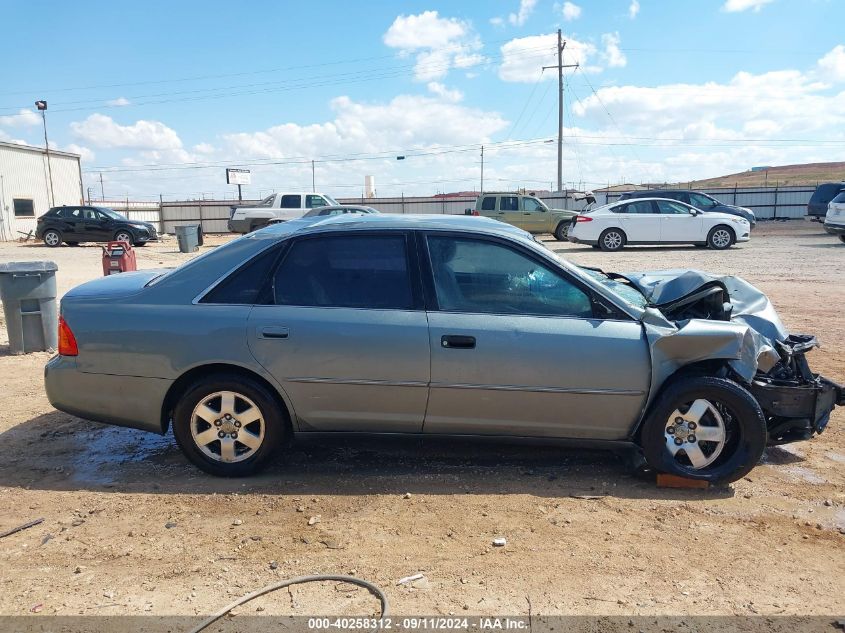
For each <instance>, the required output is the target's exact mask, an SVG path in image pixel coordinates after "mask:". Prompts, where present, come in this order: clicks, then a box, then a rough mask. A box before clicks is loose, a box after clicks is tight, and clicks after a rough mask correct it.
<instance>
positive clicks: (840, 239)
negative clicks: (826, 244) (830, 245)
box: [839, 235, 845, 244]
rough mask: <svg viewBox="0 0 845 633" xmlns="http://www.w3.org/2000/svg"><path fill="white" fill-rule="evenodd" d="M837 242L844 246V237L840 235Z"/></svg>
mask: <svg viewBox="0 0 845 633" xmlns="http://www.w3.org/2000/svg"><path fill="white" fill-rule="evenodd" d="M839 241H840V242H842V243H843V244H845V235H840V236H839Z"/></svg>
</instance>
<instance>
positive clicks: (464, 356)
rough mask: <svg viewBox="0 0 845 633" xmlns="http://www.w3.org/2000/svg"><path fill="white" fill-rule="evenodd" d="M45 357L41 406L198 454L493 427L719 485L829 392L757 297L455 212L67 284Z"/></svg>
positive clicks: (293, 225) (814, 413) (245, 466)
mask: <svg viewBox="0 0 845 633" xmlns="http://www.w3.org/2000/svg"><path fill="white" fill-rule="evenodd" d="M59 335H60V336H59V341H60V342H59V354H58V355H57V356H55V357H54V358H52V359H51V360H50V361H49V362H48V364H47V367H46V370H45V382H46V388H47V395H48V397H49V399H50V402H51V403H52V404H53V406H55V407H56V408H58V409H61V410H62V411H66V412H68V413H71V414H73V415H78V416H80V417H83V418H88V419H91V420H97V421H100V422H105V423H109V424H116V425H121V426H129V427H135V428H138V429H143V430H146V431H152V432H155V433H162V434H163V433H166V432H167V430H168V428H169V427H170V426H171V425H172V427H173V433H174V435H175V437H176V440H177V442H178V444H179V446H180V447H181V448H182V450H183V451H184V453H185V455H186V456H187V457H188V458H189V459H190V460H191V461H192V462H193V463H194V464H196V465H197V466H199V467H200V468H202V469H204V470H206V471H208V472H210V473H213V474H216V475H225V476H238V475H247V474H250V473H253V472H255V471H256V470H258V469H259V468H260V467H261V466H263V465H264V464H265V463H266V462H267V461H268V459H269V458H270V457H271V455H272V454H273V453H274V451H276V449H277V448H279V447H281V446H282V445H283V440H285V439H286V438H289V437H291V436H293V437H297V436H306V435H311V436H315V435H316V436H319V434H320V433H325V434H331V435H332V436H334V437H336V436H338V435H341V434H343V433H391V434H406V435H409V436H412V437H417V438H419V437H426V436H438V435H439V436H443V435H447V436H453V435H454V436H487V437H490V436H494V437H500V438H506V439H507V440H508V441H516V440H517V439H520V438H522V439H525V438H530V439H531V440H533V441H538V440H544V441H548V442H567V441H568V442H572V443H575V444H581V445H583V444H587V445H590V446H605V447H615V448H623V447H624V448H628V449H634V450H641V451H642V453H643V454H644V456H645V459H646V460H647V461H648V463H649V464H651V466H652V467H654V468H655V469H657V470H660V471H663V472H670V473H674V474H677V475H683V476H685V477H692V478H695V479H702V480H707V481H713V482H727V481H733V480H736V479H738V478H740V477H742V476H743V475H744V474H746V473H747V472H748V471H750V470H751V469H752V468H753V467H754V465H755V464H756V463H757V462H758V460H759V459H760V457H761V455H762V453H763V449H764V447H765V445H766V443H767V441H768V442H771V443H783V442H789V441H794V440H798V439H808V438H810V437H812V436H813V435H814V434H816V433H820V432H822V431H823V430H824V428H825V426H826V425H827V423H828V420H829V417H830V413H831V411H832V409H833V408H834V406H835V405H836V404H839V405H842V404H845V393H843V387H841V386H839V385H836V384H835V383H832V382H831V381H829V380H827V379H825V378H823V377H821V376H818V375H816V374H813V373H812V372H810V369H809V366H808V365H807V361H806V358H805V352H807V351H809V350H810V349H811V348H812V347H813V346H814V345H815V339H814V338H813V337H810V336H798V335H789V333H788V332H787V331H786V329H785V328H784V326H783V324H782V323H781V322H780V320H779V319H778V317H777V315H776V313H775V311H774V309H773V307H772V306H771V304H770V303H769V301H768V299H767V298H766V297H765V295H764V294H763V293H761V292H760V291H759V290H757V289H756V288H754V287H753V286H751V285H750V284H748V283H747V282H744V281H742V280H740V279H738V278H734V277H721V278H720V277H713V276H709V275H706V274H704V273H698V272H696V271H680V270H676V271H663V272H657V273H631V274H628V275H626V276H620V275H616V274H611V273H609V274H605V273H602V272H601V271H598V270H593V269H585V268H580V267H578V266H575V265H573V264H571V263H569V262H567V261H565V260H563V259H560V258H559V257H558V256H557V255H556V254H555V253H553V252H551V251H550V250H548V249H546V248H545V247H544V246H542V245H541V244H540V243H538V242H536V241H535V240H534V239H533V238H532V237H531V236H530V234H528V233H526V232H525V231H521V230H519V229H516V228H513V227H510V226H507V225H505V224H502V223H501V222H494V221H492V220H488V219H485V218H469V217H463V216H458V217H455V216H435V217H432V216H402V215H391V214H368V215H344V216H336V217H330V218H326V219H324V220H321V221H315V219H314V218H308V219H302V220H292V221H290V222H285V223H282V224H277V225H274V226H271V227H267V228H266V229H263V230H261V231H257V232H255V233H251V234H250V235H247V236H245V237H242V238H240V239H237V240H234V241H232V242H229V243H228V244H225V245H223V246H220V247H218V248H216V249H213V250H211V251H209V252H208V253H206V254H204V255H202V256H201V257H197V258H195V259H193V260H191V261H190V262H188V263H186V264H183V265H182V266H180V267H179V268H176V269H173V270H171V271H169V272H163V271H161V270H145V271H139V272H136V273H124V274H122V275H113V276H110V277H103V278H100V279H97V280H95V281H91V282H88V283H86V284H83V285H81V286H78V287H76V288H74V289H73V290H71V291H70V292H68V293H67V294H66V295H65V296H64V298H63V299H62V302H61V318H60V325H59Z"/></svg>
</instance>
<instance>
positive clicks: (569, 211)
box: [549, 209, 578, 215]
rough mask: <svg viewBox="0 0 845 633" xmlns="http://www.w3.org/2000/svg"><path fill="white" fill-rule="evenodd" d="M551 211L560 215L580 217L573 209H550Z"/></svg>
mask: <svg viewBox="0 0 845 633" xmlns="http://www.w3.org/2000/svg"><path fill="white" fill-rule="evenodd" d="M549 211H551V212H552V213H556V214H558V215H578V212H577V211H574V210H572V209H549Z"/></svg>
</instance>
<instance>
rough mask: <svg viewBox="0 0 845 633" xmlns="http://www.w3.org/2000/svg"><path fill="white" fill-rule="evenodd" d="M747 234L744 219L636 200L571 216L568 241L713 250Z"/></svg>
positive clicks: (744, 239)
mask: <svg viewBox="0 0 845 633" xmlns="http://www.w3.org/2000/svg"><path fill="white" fill-rule="evenodd" d="M750 235H751V225H750V224H749V223H748V220H746V219H744V218H739V217H737V216H734V215H728V214H727V213H702V212H701V211H699V210H698V209H696V208H695V207H692V206H690V205H688V204H685V203H683V202H678V201H677V200H668V199H665V198H637V199H636V200H624V201H622V202H614V203H612V204H607V205H604V206H602V207H597V208H595V209H591V210H588V211H582V212H581V214H580V215H577V216H575V219H574V221H573V223H572V226H571V228H570V229H569V235H568V239H569V241H570V242H575V243H577V244H590V245H591V246H593V247H594V248H600V249H602V250H604V251H618V250H619V249H620V248H622V247H623V246H625V245H626V244H695V245H696V246H709V247H710V248H714V249H717V250H722V249H725V248H729V247H730V246H731V245H733V244H734V243H736V242H747V241H748V240H749V239H750V237H749V236H750Z"/></svg>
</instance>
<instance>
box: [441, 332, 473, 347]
mask: <svg viewBox="0 0 845 633" xmlns="http://www.w3.org/2000/svg"><path fill="white" fill-rule="evenodd" d="M440 345H441V346H443V347H447V348H449V349H475V337H474V336H460V335H458V334H444V335H443V336H441V337H440Z"/></svg>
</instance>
